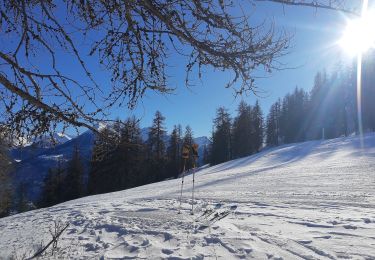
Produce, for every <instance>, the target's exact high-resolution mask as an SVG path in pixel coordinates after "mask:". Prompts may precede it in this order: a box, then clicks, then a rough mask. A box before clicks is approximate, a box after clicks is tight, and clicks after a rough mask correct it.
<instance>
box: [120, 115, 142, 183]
mask: <svg viewBox="0 0 375 260" xmlns="http://www.w3.org/2000/svg"><path fill="white" fill-rule="evenodd" d="M144 152H145V151H144V144H143V141H142V138H141V129H140V127H139V122H138V120H137V119H136V118H135V117H132V118H128V119H127V120H126V121H125V123H124V126H123V127H122V129H121V138H120V144H119V147H118V149H117V150H116V152H115V161H114V164H115V165H116V166H117V168H118V170H117V176H116V178H117V180H118V185H119V186H118V189H125V188H131V187H135V186H137V185H143V184H146V183H148V182H147V179H144V178H145V175H144V171H143V163H144Z"/></svg>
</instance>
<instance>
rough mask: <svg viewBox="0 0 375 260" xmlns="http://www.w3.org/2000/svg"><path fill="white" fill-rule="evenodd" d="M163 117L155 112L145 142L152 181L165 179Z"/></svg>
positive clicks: (164, 131)
mask: <svg viewBox="0 0 375 260" xmlns="http://www.w3.org/2000/svg"><path fill="white" fill-rule="evenodd" d="M164 121H165V117H164V116H163V115H162V114H161V112H160V111H156V113H155V117H154V120H153V123H152V126H151V128H150V132H149V134H148V140H147V146H148V147H147V149H148V161H149V163H148V166H149V169H148V172H149V174H150V177H151V179H152V180H153V181H160V180H162V179H163V178H164V177H165V175H166V174H165V170H166V154H165V143H164V140H165V135H166V130H165V126H164Z"/></svg>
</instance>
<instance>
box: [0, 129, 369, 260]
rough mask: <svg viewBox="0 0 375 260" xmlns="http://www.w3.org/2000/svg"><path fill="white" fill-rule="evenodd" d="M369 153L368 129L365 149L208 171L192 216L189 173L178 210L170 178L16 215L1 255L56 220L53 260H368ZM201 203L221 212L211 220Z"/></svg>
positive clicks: (290, 151)
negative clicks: (62, 227)
mask: <svg viewBox="0 0 375 260" xmlns="http://www.w3.org/2000/svg"><path fill="white" fill-rule="evenodd" d="M374 157H375V134H368V135H366V136H365V137H364V147H363V148H361V147H360V141H359V138H358V137H355V136H354V137H347V138H338V139H333V140H327V141H311V142H305V143H296V144H290V145H284V146H281V147H276V148H272V149H267V150H264V151H262V152H261V153H259V154H256V155H253V156H249V157H246V158H241V159H237V160H233V161H230V162H227V163H223V164H220V165H216V166H214V167H208V168H207V167H206V168H203V169H201V170H200V171H199V172H197V174H196V176H195V177H196V182H195V184H196V185H195V187H196V192H195V196H196V198H197V200H196V204H195V205H194V207H195V214H194V215H190V214H189V210H190V208H191V204H190V197H191V187H192V177H193V175H192V174H190V175H188V176H186V177H185V186H184V187H185V189H184V194H183V203H182V214H177V212H178V208H179V201H178V198H179V192H180V190H179V189H180V184H181V180H180V179H175V180H169V181H165V182H159V183H154V184H150V185H145V186H142V187H138V188H134V189H130V190H125V191H120V192H115V193H108V194H102V195H96V196H90V197H85V198H81V199H78V200H74V201H69V202H65V203H62V204H59V205H56V206H54V207H50V208H45V209H39V210H34V211H30V212H26V213H22V214H18V215H14V216H11V217H7V218H3V219H0V230H1V236H0V256H1V257H3V258H8V257H9V256H10V255H16V256H22V255H24V254H26V256H29V255H31V252H32V251H33V250H34V248H36V247H37V246H38V245H39V244H40V243H41V242H42V243H44V244H46V243H48V241H49V240H50V239H51V235H50V234H49V227H51V226H52V222H53V220H60V221H63V222H69V223H70V225H69V227H68V228H67V230H66V231H65V232H64V233H63V235H62V237H61V239H60V240H59V242H58V250H57V254H55V255H54V257H55V258H58V259H61V258H63V259H87V258H90V259H91V258H93V259H126V258H141V259H142V258H143V259H204V258H206V259H249V258H254V259H340V258H343V259H375V160H374ZM207 209H212V210H213V212H228V213H229V215H228V216H226V217H224V218H222V219H220V220H218V221H216V222H213V223H211V224H210V223H209V221H206V220H205V216H203V215H204V214H205V212H208V211H205V210H207ZM213 215H214V214H212V215H210V216H213ZM207 218H208V219H209V218H210V217H207ZM204 224H208V227H207V228H202V227H203V225H204ZM49 252H50V251H49ZM1 257H0V258H1ZM54 257H52V256H51V254H50V253H48V254H46V255H45V256H44V257H43V258H44V259H51V258H52V259H53V258H54Z"/></svg>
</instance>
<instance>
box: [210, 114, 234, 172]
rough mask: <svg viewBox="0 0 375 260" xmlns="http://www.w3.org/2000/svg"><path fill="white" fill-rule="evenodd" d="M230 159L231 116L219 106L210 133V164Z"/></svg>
mask: <svg viewBox="0 0 375 260" xmlns="http://www.w3.org/2000/svg"><path fill="white" fill-rule="evenodd" d="M230 159H231V117H230V115H229V113H228V110H227V109H226V108H224V107H219V108H218V109H217V110H216V117H215V119H214V130H213V133H212V150H211V164H212V165H215V164H219V163H222V162H226V161H228V160H230Z"/></svg>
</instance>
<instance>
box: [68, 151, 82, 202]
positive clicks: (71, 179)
mask: <svg viewBox="0 0 375 260" xmlns="http://www.w3.org/2000/svg"><path fill="white" fill-rule="evenodd" d="M83 175H84V166H83V164H82V158H81V156H80V154H79V148H78V146H77V145H76V146H75V147H74V150H73V154H72V158H71V159H70V161H69V162H68V167H67V169H66V176H65V181H64V187H65V188H64V193H65V196H64V197H65V198H64V199H65V200H72V199H76V198H79V197H81V196H83V195H84V183H83Z"/></svg>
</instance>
